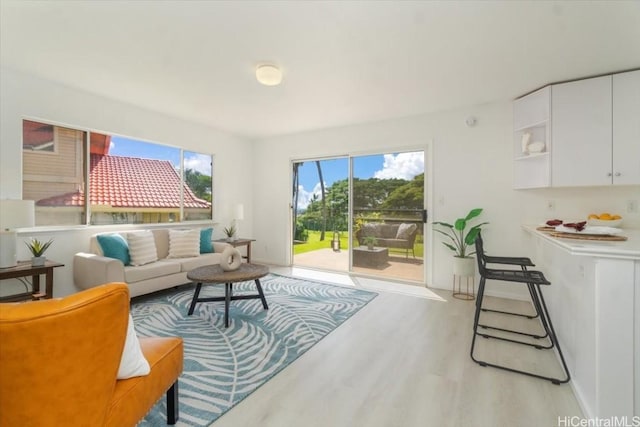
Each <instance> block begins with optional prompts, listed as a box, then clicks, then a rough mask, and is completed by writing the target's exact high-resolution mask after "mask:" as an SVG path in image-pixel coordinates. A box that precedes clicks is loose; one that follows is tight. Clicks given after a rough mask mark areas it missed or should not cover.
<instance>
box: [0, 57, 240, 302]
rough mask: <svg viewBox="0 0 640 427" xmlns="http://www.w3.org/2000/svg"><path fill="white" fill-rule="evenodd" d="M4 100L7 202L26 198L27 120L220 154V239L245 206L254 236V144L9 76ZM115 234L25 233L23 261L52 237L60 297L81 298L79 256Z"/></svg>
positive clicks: (1, 181)
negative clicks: (76, 275) (39, 240)
mask: <svg viewBox="0 0 640 427" xmlns="http://www.w3.org/2000/svg"><path fill="white" fill-rule="evenodd" d="M0 93H2V97H1V98H0V198H18V199H19V198H21V197H22V118H23V117H29V118H39V119H43V120H47V121H54V122H58V123H60V124H66V125H69V126H71V127H74V126H75V127H79V128H88V129H92V130H101V131H106V132H112V133H115V134H120V135H123V136H129V137H134V138H139V139H143V140H148V141H153V142H158V143H164V144H169V145H174V146H180V147H183V148H185V149H188V150H194V151H198V152H204V153H212V154H214V156H215V158H214V177H213V179H214V192H215V194H214V198H215V201H214V204H215V205H214V208H215V209H216V211H217V214H216V218H215V220H216V222H218V223H219V224H218V225H217V226H216V227H215V235H216V237H222V229H223V228H224V227H225V226H227V225H228V224H229V222H230V221H231V217H232V207H233V206H235V205H236V204H237V203H243V204H244V206H245V220H244V221H243V222H242V224H241V227H242V232H243V234H245V233H246V235H251V234H252V230H251V225H252V221H251V212H252V205H251V202H252V185H251V184H252V179H251V171H250V159H251V158H252V143H251V142H249V141H246V140H244V139H241V138H238V137H235V136H233V135H229V134H226V133H223V132H220V131H218V130H215V129H212V128H208V127H206V126H203V125H200V124H195V123H191V122H187V121H184V120H181V119H177V118H173V117H168V116H166V115H163V114H159V113H155V112H153V111H148V110H142V109H140V108H137V107H134V106H131V105H128V104H123V103H120V102H117V101H114V100H110V99H106V98H103V97H99V96H96V95H93V94H90V93H87V92H81V91H78V90H75V89H72V88H69V87H66V86H62V85H58V84H55V83H52V82H48V81H44V80H41V79H38V78H34V77H32V76H28V75H25V74H22V73H20V72H17V71H14V70H9V69H4V68H3V69H2V70H1V74H0ZM245 170H246V173H245V172H244V171H245ZM112 228H113V227H112ZM108 229H109V228H108V227H77V228H73V229H71V230H69V229H66V230H51V229H50V230H46V231H42V232H37V233H28V232H24V233H20V234H19V236H18V258H19V259H28V258H29V254H28V251H27V248H26V247H25V246H24V245H23V244H22V243H21V242H22V241H23V240H28V238H29V237H30V236H34V235H37V236H44V237H52V238H53V239H54V244H53V245H52V246H51V248H50V249H49V250H48V251H47V253H46V256H47V257H48V258H51V259H53V260H56V261H59V262H62V263H64V264H65V266H64V267H62V268H57V269H55V284H54V287H55V289H54V295H56V296H61V295H66V294H69V293H73V292H76V291H77V289H76V288H75V286H74V285H73V276H72V259H73V254H74V253H76V252H79V251H85V250H87V249H88V247H89V235H91V234H93V233H95V232H97V231H106V230H108ZM8 288H9V285H7V284H6V283H5V282H3V283H2V289H0V292H1V293H2V294H7V293H10V292H9V291H10V289H8Z"/></svg>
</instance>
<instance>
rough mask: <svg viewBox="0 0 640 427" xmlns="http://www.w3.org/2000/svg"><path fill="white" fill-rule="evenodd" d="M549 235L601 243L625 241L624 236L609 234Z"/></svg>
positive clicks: (556, 233) (556, 232) (554, 232)
mask: <svg viewBox="0 0 640 427" xmlns="http://www.w3.org/2000/svg"><path fill="white" fill-rule="evenodd" d="M549 234H550V235H551V236H553V237H560V238H562V239H576V240H599V241H601V242H624V241H625V240H627V238H626V237H625V236H613V235H611V234H573V233H562V232H559V231H553V232H551V233H549Z"/></svg>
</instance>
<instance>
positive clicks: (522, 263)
mask: <svg viewBox="0 0 640 427" xmlns="http://www.w3.org/2000/svg"><path fill="white" fill-rule="evenodd" d="M478 247H479V248H480V250H481V256H482V258H483V260H484V264H485V266H486V264H503V265H512V266H518V267H520V269H521V270H522V271H527V267H535V264H534V263H533V262H531V259H530V258H526V257H504V256H489V255H487V254H485V252H484V243H483V241H482V233H479V234H478V237H477V239H476V248H478ZM527 289H528V290H529V296H530V297H531V301H532V303H533V308H534V310H535V313H534V314H526V313H516V312H512V311H503V310H494V309H490V308H485V307H482V304H481V303H480V299H477V300H476V305H480V310H482V311H484V312H492V313H500V314H506V315H510V316H519V317H526V318H528V319H535V318H538V317H540V309H539V306H540V304H539V300H538V298H537V296H536V293H535V291H534V288H533V285H532V284H531V283H527ZM478 326H480V327H481V328H484V329H493V330H497V331H503V332H510V333H514V334H519V335H526V336H529V337H532V338H535V339H542V338H546V337H547V336H548V335H549V333H548V330H547V328H545V329H544V330H545V334H544V335H539V334H529V333H525V332H520V331H516V330H513V329H504V328H498V327H495V326H490V325H485V324H479V325H478ZM543 326H544V324H543ZM489 337H490V336H486V337H485V338H489ZM518 342H519V343H522V344H527V345H532V346H534V347H537V348H550V347H547V346H539V345H536V344H529V343H524V342H521V341H518Z"/></svg>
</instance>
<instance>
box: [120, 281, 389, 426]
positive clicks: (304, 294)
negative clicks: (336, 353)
mask: <svg viewBox="0 0 640 427" xmlns="http://www.w3.org/2000/svg"><path fill="white" fill-rule="evenodd" d="M260 283H261V284H262V287H263V289H264V293H265V296H266V299H267V303H268V304H269V309H268V310H264V309H263V308H262V303H261V302H260V300H259V299H252V300H238V301H232V302H231V307H230V310H229V318H230V325H229V328H225V327H224V302H204V303H198V304H197V305H196V307H195V311H194V313H193V315H191V316H188V315H187V312H188V310H189V304H190V303H191V299H192V297H193V291H194V288H195V286H194V285H186V286H181V287H180V288H179V289H177V290H175V289H174V290H171V291H163V292H159V293H155V294H152V295H147V296H143V297H137V298H135V299H134V300H133V301H132V306H131V314H132V315H133V319H134V322H135V326H136V332H137V333H138V335H139V336H176V335H177V336H181V337H183V338H184V353H185V354H184V372H183V373H182V375H181V376H180V380H179V393H180V419H179V421H178V424H176V425H178V426H209V425H211V424H212V423H213V422H214V421H215V420H216V419H217V418H218V417H220V416H221V415H222V414H224V413H225V412H226V411H228V410H229V409H231V408H232V407H233V406H235V405H236V404H238V403H239V402H240V401H241V400H242V399H244V398H245V397H247V396H248V395H249V394H251V393H252V392H253V391H255V390H256V389H257V388H258V387H260V386H261V385H262V384H264V383H265V382H267V381H268V380H269V379H270V378H271V377H273V376H274V375H276V374H277V373H278V372H280V371H281V370H282V369H284V368H285V367H286V366H287V365H289V363H291V362H293V361H294V360H296V359H297V358H298V357H300V355H302V354H303V353H304V352H306V351H307V350H309V349H310V348H311V347H313V345H314V344H316V343H317V342H318V341H320V340H321V339H322V338H323V337H324V336H326V335H327V334H328V333H329V332H331V331H332V330H334V329H335V328H337V327H338V326H339V325H340V324H342V323H343V322H345V321H346V320H347V319H349V317H351V316H353V315H354V314H355V313H356V312H357V311H358V310H360V309H361V308H362V307H364V306H365V305H366V304H367V303H368V302H369V301H371V300H373V299H374V298H375V297H376V296H377V294H376V293H374V292H369V291H363V290H359V289H353V288H347V287H341V286H334V285H329V284H326V283H321V282H315V281H309V280H304V279H296V278H292V277H286V276H280V275H276V274H269V275H268V276H265V277H264V278H263V279H261V280H260ZM255 293H256V286H255V283H254V282H253V281H250V282H243V283H237V284H234V295H241V294H255ZM222 295H224V285H204V286H203V287H202V291H201V293H200V297H208V296H222ZM165 405H166V401H165V399H164V398H163V399H161V400H160V401H159V402H158V403H157V404H156V405H155V406H154V407H153V409H152V410H151V412H150V413H149V414H148V415H147V417H146V418H145V419H144V420H143V421H141V422H140V424H139V426H144V427H148V426H164V425H166V406H165Z"/></svg>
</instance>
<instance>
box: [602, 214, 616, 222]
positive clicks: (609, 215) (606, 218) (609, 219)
mask: <svg viewBox="0 0 640 427" xmlns="http://www.w3.org/2000/svg"><path fill="white" fill-rule="evenodd" d="M600 219H602V220H605V221H611V220H612V219H613V218H612V217H611V214H610V213H603V214H600Z"/></svg>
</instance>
